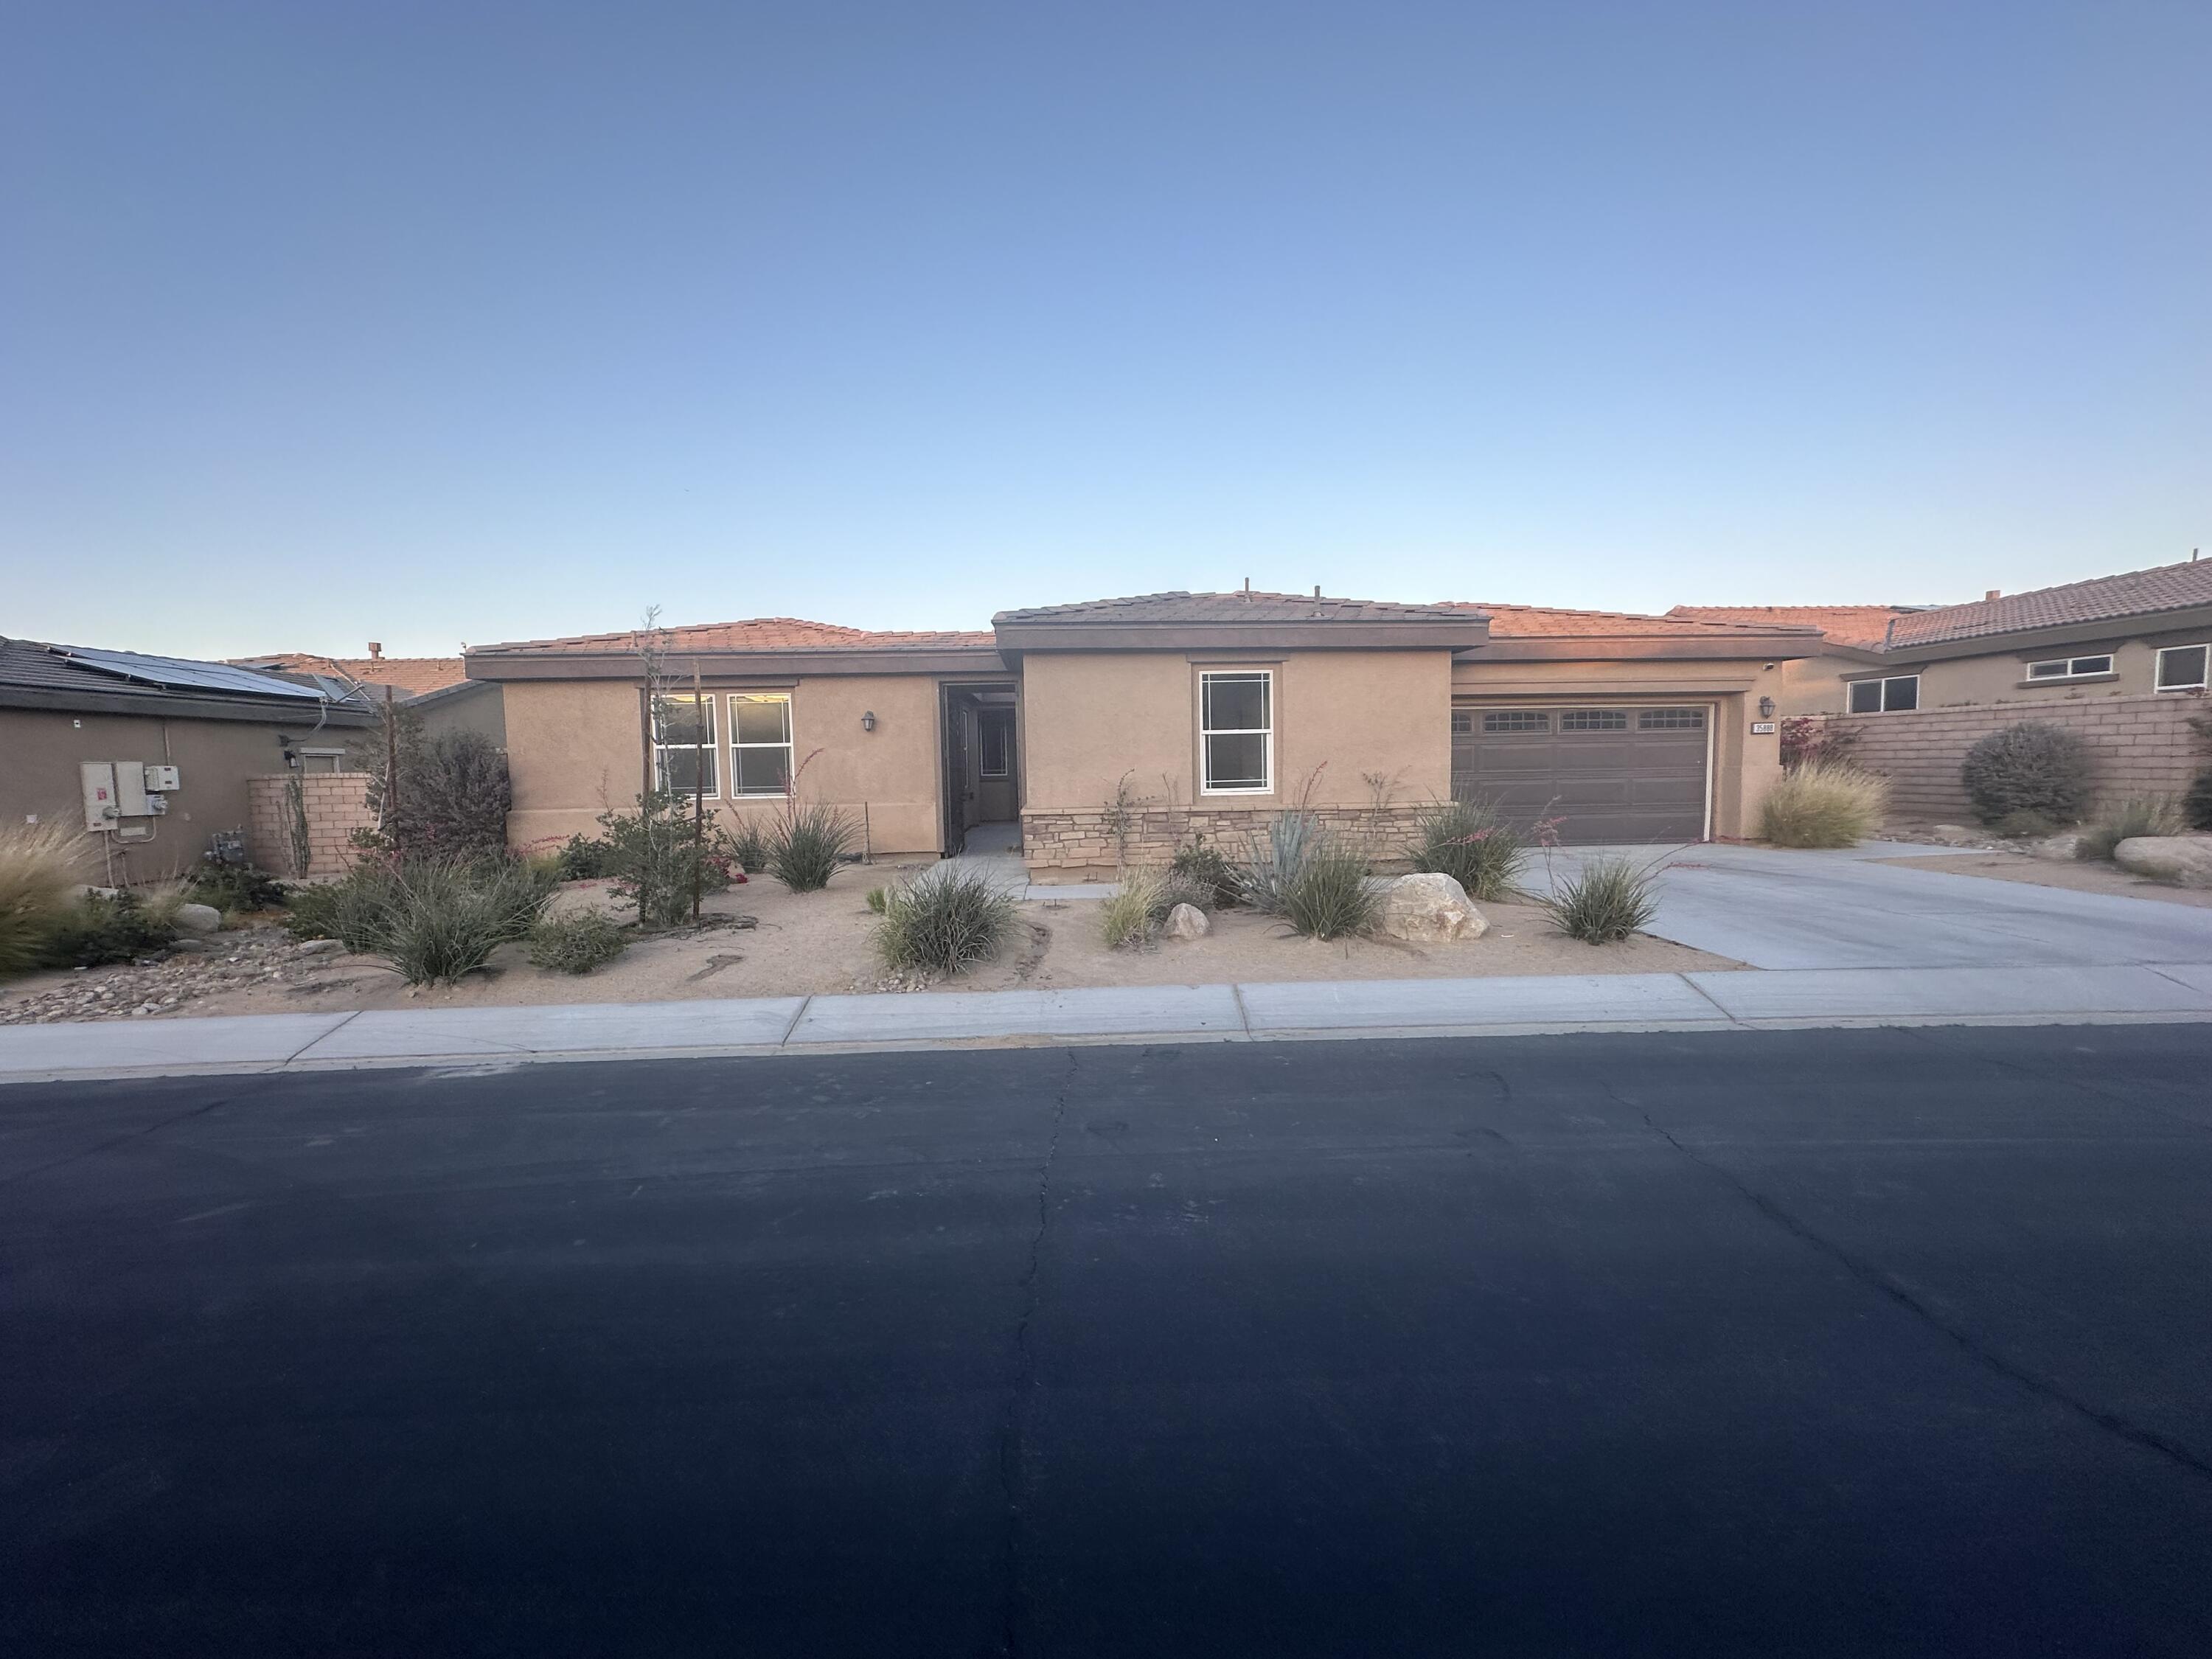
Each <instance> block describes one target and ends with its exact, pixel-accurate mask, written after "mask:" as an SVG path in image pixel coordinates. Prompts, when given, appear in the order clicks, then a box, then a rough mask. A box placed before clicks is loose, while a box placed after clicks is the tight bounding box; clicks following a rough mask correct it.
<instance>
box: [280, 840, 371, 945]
mask: <svg viewBox="0 0 2212 1659" xmlns="http://www.w3.org/2000/svg"><path fill="white" fill-rule="evenodd" d="M391 908H392V866H391V863H390V861H389V860H384V859H364V860H362V862H361V863H359V864H357V865H356V866H354V868H353V870H352V871H351V872H349V874H347V875H346V876H344V877H343V878H341V879H339V880H337V881H328V882H316V883H313V884H311V885H307V886H301V887H296V888H295V889H293V890H292V894H291V900H290V902H289V904H288V905H287V907H286V908H285V911H284V928H285V931H286V932H287V933H290V934H291V935H292V937H293V938H294V939H337V941H338V942H339V943H340V944H342V945H344V946H345V948H346V949H347V950H349V951H374V950H376V949H377V948H378V947H379V946H380V945H381V944H382V942H383V939H384V936H385V925H386V921H387V920H388V919H389V915H390V912H391Z"/></svg>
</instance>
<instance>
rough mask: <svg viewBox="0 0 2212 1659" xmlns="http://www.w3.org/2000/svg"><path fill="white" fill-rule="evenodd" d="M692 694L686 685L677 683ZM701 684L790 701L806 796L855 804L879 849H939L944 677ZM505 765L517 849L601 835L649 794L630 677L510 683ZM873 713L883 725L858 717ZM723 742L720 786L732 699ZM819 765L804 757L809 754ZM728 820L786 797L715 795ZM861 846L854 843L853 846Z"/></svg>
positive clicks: (726, 772) (766, 811)
mask: <svg viewBox="0 0 2212 1659" xmlns="http://www.w3.org/2000/svg"><path fill="white" fill-rule="evenodd" d="M673 689H676V690H682V691H684V692H686V693H688V692H689V690H690V687H689V686H688V685H687V686H682V687H677V688H673ZM702 689H703V690H705V691H707V692H708V694H710V695H716V696H727V695H728V694H730V693H732V692H738V691H770V690H781V691H788V692H789V693H790V694H791V722H792V754H793V761H794V763H795V764H799V765H801V766H803V768H804V770H803V772H802V773H801V775H800V776H799V795H800V797H801V799H805V800H810V801H816V800H818V801H824V802H828V803H830V804H832V805H838V806H843V807H846V808H848V809H849V810H850V811H851V813H852V816H853V817H854V821H855V823H856V824H859V823H861V822H863V821H865V823H866V830H867V837H868V842H869V848H870V850H871V851H872V852H874V853H877V854H908V853H923V852H934V851H936V850H938V848H939V841H940V835H939V824H938V816H937V814H938V804H937V803H938V797H937V788H938V785H937V757H938V753H939V750H938V736H937V702H938V696H937V682H936V681H935V680H934V679H933V678H929V677H927V676H925V675H890V674H884V675H865V676H860V675H856V676H848V677H805V678H799V679H797V680H786V681H781V682H778V683H776V684H766V683H763V682H760V681H751V682H738V681H732V680H716V679H709V680H706V681H704V682H703V683H702ZM505 690H506V698H505V701H506V715H507V769H508V770H509V772H510V773H511V774H512V775H513V780H514V810H513V811H512V812H511V813H510V814H509V815H508V817H507V839H508V841H509V842H512V843H513V844H514V845H516V846H518V847H526V846H530V845H532V844H534V843H538V842H547V841H565V840H566V839H567V838H568V836H572V835H583V836H595V835H597V834H598V833H599V814H600V813H602V812H605V811H609V810H610V809H620V808H625V807H628V806H629V805H630V804H631V803H632V802H633V801H635V799H636V798H637V795H638V793H639V792H640V791H641V789H642V788H643V787H644V778H645V746H644V727H643V721H642V719H641V701H642V694H641V690H640V688H639V686H638V685H637V684H635V683H634V682H629V681H623V680H510V681H508V682H507V683H506V686H505ZM869 712H872V713H873V714H875V717H876V727H875V730H874V731H872V732H869V731H865V730H863V729H862V727H861V725H860V716H861V715H862V714H865V713H869ZM716 714H717V719H716V736H717V738H718V740H719V741H720V744H722V745H723V750H722V754H721V756H720V761H719V763H718V764H717V767H716V776H717V779H718V781H720V782H722V783H723V784H724V785H726V784H727V782H728V780H729V778H730V775H731V773H730V764H729V753H728V749H727V744H728V742H729V720H728V704H727V703H726V702H724V703H720V704H718V705H717V709H716ZM810 755H811V757H812V759H811V761H810V760H809V758H808V757H809V756H810ZM708 805H709V807H710V808H711V809H712V810H713V811H714V812H715V813H716V814H717V815H718V816H719V817H721V818H722V819H723V821H724V822H725V823H730V824H732V825H734V824H735V823H738V822H739V821H740V819H741V818H742V817H751V818H754V819H765V818H767V817H770V816H772V815H773V814H774V813H775V812H776V811H779V810H780V809H781V805H782V801H781V798H780V797H768V798H747V799H739V800H734V801H733V800H728V799H714V800H710V801H709V802H708ZM855 850H858V841H857V839H856V842H855Z"/></svg>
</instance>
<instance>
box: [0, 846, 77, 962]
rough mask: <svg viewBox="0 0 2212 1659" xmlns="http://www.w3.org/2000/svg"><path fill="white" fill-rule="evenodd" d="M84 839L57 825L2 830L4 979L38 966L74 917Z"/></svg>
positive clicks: (1, 959) (0, 905)
mask: <svg viewBox="0 0 2212 1659" xmlns="http://www.w3.org/2000/svg"><path fill="white" fill-rule="evenodd" d="M80 839H81V837H79V836H76V835H74V834H72V833H71V832H70V830H69V829H67V828H66V827H65V826H64V825H62V824H58V823H37V824H33V823H26V824H18V825H15V826H12V827H10V828H9V829H0V974H20V973H21V972H23V971H24V970H25V969H27V968H31V967H34V966H36V965H37V963H38V961H39V958H40V956H41V955H42V954H43V953H44V952H45V951H46V947H47V945H49V943H50V942H51V941H52V938H53V936H54V933H56V931H57V930H58V929H59V927H61V924H62V921H63V919H64V917H66V916H67V915H69V913H70V894H71V893H73V892H74V891H75V890H76V884H77V881H78V879H79V875H78V867H77V861H78V859H79V858H80V856H81V854H80V853H79V850H78V842H79V841H80Z"/></svg>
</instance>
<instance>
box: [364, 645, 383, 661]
mask: <svg viewBox="0 0 2212 1659" xmlns="http://www.w3.org/2000/svg"><path fill="white" fill-rule="evenodd" d="M368 659H369V660H370V661H371V662H381V661H383V660H384V641H382V640H371V641H369V642H368Z"/></svg>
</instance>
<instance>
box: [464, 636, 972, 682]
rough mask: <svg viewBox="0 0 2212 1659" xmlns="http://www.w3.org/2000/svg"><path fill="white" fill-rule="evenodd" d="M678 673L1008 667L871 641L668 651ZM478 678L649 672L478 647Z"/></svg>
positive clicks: (583, 656)
mask: <svg viewBox="0 0 2212 1659" xmlns="http://www.w3.org/2000/svg"><path fill="white" fill-rule="evenodd" d="M660 660H661V664H662V666H663V669H664V671H665V672H666V673H667V674H669V675H670V676H671V677H672V678H679V679H688V678H690V675H691V671H692V670H693V668H694V666H695V665H696V668H697V670H698V671H699V673H700V674H701V676H702V677H703V678H712V679H727V678H732V677H734V676H750V675H762V674H839V675H854V674H972V673H974V672H975V671H977V670H979V669H981V670H984V671H992V672H999V673H1003V672H1005V671H1006V664H1005V662H1004V661H1003V660H1002V659H1001V658H1000V654H999V653H998V652H997V651H996V650H995V649H994V648H993V647H990V646H987V645H955V646H945V645H929V646H871V647H866V648H863V649H857V650H839V649H837V648H836V647H815V648H811V649H805V650H796V649H794V650H779V651H742V650H734V649H731V648H729V647H721V648H719V649H717V648H713V647H707V648H702V649H697V650H684V649H681V648H678V649H674V650H670V651H665V652H663V653H661V655H660ZM462 664H463V665H464V666H465V668H466V669H467V671H468V676H469V679H470V681H471V682H481V681H487V680H498V681H505V680H641V679H643V678H645V671H644V669H643V668H642V667H641V665H640V663H639V660H638V653H636V652H635V651H576V650H568V651H560V650H553V651H528V650H513V649H501V650H495V651H483V652H477V651H471V652H470V653H468V654H467V655H466V656H465V657H464V658H463V659H462Z"/></svg>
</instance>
